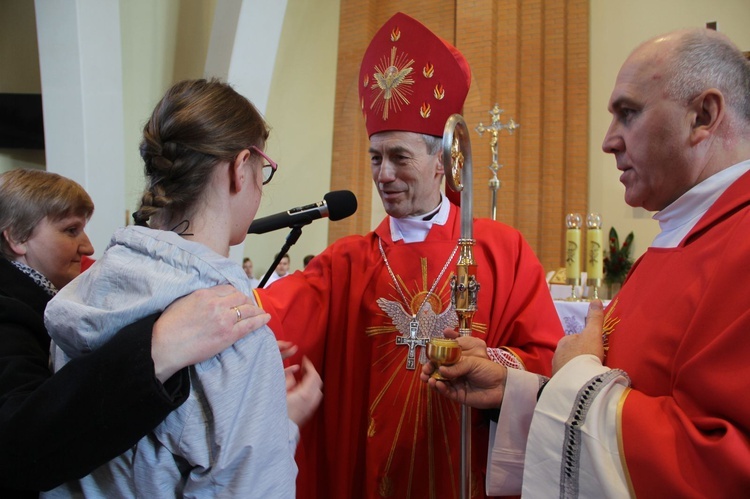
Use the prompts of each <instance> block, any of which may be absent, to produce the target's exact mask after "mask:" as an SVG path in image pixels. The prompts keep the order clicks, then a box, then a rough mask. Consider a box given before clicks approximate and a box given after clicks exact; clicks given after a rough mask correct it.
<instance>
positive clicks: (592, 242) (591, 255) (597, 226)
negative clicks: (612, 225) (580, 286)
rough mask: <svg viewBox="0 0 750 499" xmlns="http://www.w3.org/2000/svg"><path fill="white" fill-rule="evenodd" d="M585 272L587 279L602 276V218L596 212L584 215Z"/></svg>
mask: <svg viewBox="0 0 750 499" xmlns="http://www.w3.org/2000/svg"><path fill="white" fill-rule="evenodd" d="M586 248H587V253H588V254H587V258H586V273H587V274H588V279H601V278H602V277H603V276H604V265H603V264H602V261H603V260H602V256H603V253H602V218H601V217H600V216H599V215H598V214H597V213H589V216H588V217H586Z"/></svg>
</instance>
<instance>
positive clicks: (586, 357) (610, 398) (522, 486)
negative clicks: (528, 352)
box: [423, 29, 750, 498]
mask: <svg viewBox="0 0 750 499" xmlns="http://www.w3.org/2000/svg"><path fill="white" fill-rule="evenodd" d="M609 109H610V112H611V113H612V115H613V120H612V123H611V125H610V128H609V130H608V132H607V135H606V137H605V138H604V143H603V146H602V147H603V149H604V151H605V152H608V153H611V154H613V155H614V156H615V158H616V160H617V168H618V170H620V171H621V172H622V175H621V176H620V181H621V182H622V183H623V184H624V185H625V200H626V202H627V203H628V204H630V205H631V206H642V207H644V208H646V209H647V210H650V211H658V213H657V214H656V215H655V216H654V218H655V219H656V220H658V222H659V225H660V228H661V232H660V233H659V234H658V235H657V237H656V238H655V239H654V241H653V243H652V244H651V246H650V247H649V248H648V250H647V251H646V253H645V254H644V255H643V256H642V257H641V258H640V259H639V260H638V261H637V262H636V264H635V265H634V266H633V268H632V270H631V272H630V274H629V276H628V278H627V280H626V281H625V284H624V285H623V287H622V290H621V291H620V292H619V293H618V294H617V296H616V298H615V299H614V300H612V302H611V303H610V305H609V306H608V308H607V309H606V310H605V311H602V310H601V304H600V303H596V304H595V305H592V307H591V309H590V311H589V319H588V323H587V326H586V328H585V330H584V332H583V333H582V334H580V335H572V336H569V337H565V338H564V339H563V340H561V341H560V344H559V346H558V348H557V350H556V352H555V357H554V359H553V371H554V372H555V374H554V375H553V376H552V378H551V379H550V380H549V382H548V383H547V384H546V385H545V386H544V388H543V390H542V391H541V395H539V380H538V378H537V377H536V376H529V373H523V372H519V371H516V370H514V369H507V370H505V369H504V368H502V367H500V366H496V365H494V364H491V363H489V362H486V361H485V360H484V359H472V358H463V359H462V360H461V361H459V362H458V363H457V364H456V365H455V366H452V368H448V369H446V368H441V372H443V371H448V372H444V374H446V375H449V376H450V377H457V376H466V378H464V380H463V381H464V382H466V381H467V378H468V381H471V382H472V383H474V385H473V386H484V387H485V389H481V390H477V391H472V392H471V393H460V396H461V398H462V400H467V401H468V402H469V403H470V404H472V405H474V406H476V407H485V408H486V407H495V408H496V407H498V406H499V405H500V399H502V409H501V411H500V415H499V418H498V424H497V432H496V433H495V434H494V436H493V439H492V450H491V465H490V472H489V477H488V481H487V487H488V491H489V492H490V493H492V494H517V493H519V492H521V490H523V495H524V496H526V497H639V498H644V497H646V498H648V497H654V498H663V497H747V496H748V492H750V402H748V400H750V399H748V398H747V397H746V396H745V395H746V393H747V392H748V391H749V390H750V381H749V380H750V362H748V359H749V358H750V341H748V334H749V333H750V293H748V292H747V290H746V289H745V288H746V287H747V281H745V280H744V279H745V278H747V277H748V276H750V257H748V255H750V238H748V234H750V63H748V61H747V60H746V59H745V57H744V55H743V54H742V52H741V51H740V50H739V49H738V48H737V47H736V46H735V45H734V44H733V43H732V42H731V41H730V40H729V39H728V38H727V37H726V36H724V35H722V34H720V33H717V32H715V31H711V30H705V29H690V30H681V31H677V32H672V33H668V34H666V35H663V36H659V37H656V38H654V39H652V40H649V41H648V42H646V43H644V44H643V45H641V46H640V47H638V48H637V49H636V50H635V51H634V52H633V53H632V54H631V55H630V57H628V59H627V60H626V61H625V64H624V65H623V67H622V69H621V70H620V73H619V75H618V77H617V82H616V84H615V88H614V91H613V92H612V96H611V99H610V103H609ZM459 341H461V340H459ZM431 370H432V366H431V365H428V366H426V367H425V368H424V375H423V380H426V381H428V382H429V383H430V384H431V385H432V386H434V387H435V388H436V389H438V390H439V391H440V392H442V393H444V394H446V395H449V397H456V396H457V395H459V393H458V392H457V391H454V390H452V389H451V388H452V385H451V383H435V382H434V381H429V380H428V379H427V374H429V373H430V372H431ZM463 386H466V385H464V384H462V383H457V384H456V386H455V387H453V388H455V389H460V388H461V387H463ZM489 387H494V388H489ZM487 388H489V389H487ZM493 395H494V400H493V397H492V396H493ZM537 397H538V402H537ZM508 425H514V428H515V430H516V431H515V432H514V435H515V438H514V439H504V438H502V437H503V435H507V431H504V430H503V428H507V427H508ZM524 425H525V428H524V427H523V426H524ZM525 435H527V436H528V438H525ZM518 443H520V444H521V445H515V446H514V444H518ZM524 451H525V458H524Z"/></svg>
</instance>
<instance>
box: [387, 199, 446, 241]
mask: <svg viewBox="0 0 750 499" xmlns="http://www.w3.org/2000/svg"><path fill="white" fill-rule="evenodd" d="M438 206H439V208H438V211H437V213H436V214H435V216H434V217H432V218H431V219H429V220H424V217H425V215H416V216H412V217H404V218H394V217H390V219H391V223H390V226H391V239H393V242H394V243H395V242H396V241H399V240H401V239H403V240H404V242H405V243H421V242H422V241H424V240H425V239H427V234H428V233H429V232H430V229H431V228H432V226H433V225H434V224H437V225H445V224H446V222H447V221H448V216H449V215H450V212H451V203H450V201H448V198H447V197H445V196H443V195H442V194H441V195H440V204H439V205H438Z"/></svg>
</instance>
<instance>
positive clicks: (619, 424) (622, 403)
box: [617, 387, 635, 497]
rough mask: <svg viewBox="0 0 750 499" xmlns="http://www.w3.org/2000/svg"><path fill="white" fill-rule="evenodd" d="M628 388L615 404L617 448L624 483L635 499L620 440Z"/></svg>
mask: <svg viewBox="0 0 750 499" xmlns="http://www.w3.org/2000/svg"><path fill="white" fill-rule="evenodd" d="M630 390H631V389H630V388H629V387H628V388H625V391H624V392H622V395H621V396H620V401H619V402H618V403H617V446H618V447H619V451H620V462H621V463H622V471H623V473H624V474H625V482H627V484H628V490H629V491H630V497H635V489H634V488H633V480H632V479H631V478H630V471H629V470H628V462H627V461H626V460H625V444H624V442H623V439H622V411H623V409H624V407H625V399H626V398H627V396H628V395H630Z"/></svg>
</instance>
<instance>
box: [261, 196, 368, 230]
mask: <svg viewBox="0 0 750 499" xmlns="http://www.w3.org/2000/svg"><path fill="white" fill-rule="evenodd" d="M356 211H357V198H356V197H355V196H354V193H353V192H352V191H331V192H329V193H328V194H326V195H325V196H323V201H319V202H317V203H312V204H308V205H306V206H298V207H297V208H292V209H291V210H288V211H283V212H281V213H277V214H275V215H269V216H267V217H263V218H259V219H257V220H254V221H253V223H251V224H250V228H249V229H247V233H248V234H265V233H266V232H271V231H274V230H279V229H284V228H289V227H294V226H295V225H307V224H309V223H312V221H313V220H317V219H319V218H323V217H328V218H330V219H331V220H332V221H334V222H335V221H337V220H343V219H344V218H346V217H350V216H352V215H353V214H354V212H356Z"/></svg>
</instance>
